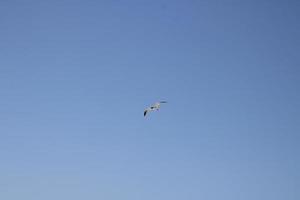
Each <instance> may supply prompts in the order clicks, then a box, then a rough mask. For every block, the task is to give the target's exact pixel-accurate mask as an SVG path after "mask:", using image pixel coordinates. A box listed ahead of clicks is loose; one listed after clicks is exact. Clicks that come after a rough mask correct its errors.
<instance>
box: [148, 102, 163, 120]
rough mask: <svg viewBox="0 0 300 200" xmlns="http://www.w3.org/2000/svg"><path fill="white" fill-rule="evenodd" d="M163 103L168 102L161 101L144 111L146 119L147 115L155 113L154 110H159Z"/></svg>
mask: <svg viewBox="0 0 300 200" xmlns="http://www.w3.org/2000/svg"><path fill="white" fill-rule="evenodd" d="M162 103H167V102H166V101H159V102H157V103H155V104H153V105H152V106H150V107H149V108H147V109H146V110H145V111H144V117H145V116H146V115H147V113H148V112H149V111H154V110H156V111H157V110H159V108H160V104H162Z"/></svg>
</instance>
